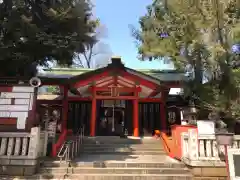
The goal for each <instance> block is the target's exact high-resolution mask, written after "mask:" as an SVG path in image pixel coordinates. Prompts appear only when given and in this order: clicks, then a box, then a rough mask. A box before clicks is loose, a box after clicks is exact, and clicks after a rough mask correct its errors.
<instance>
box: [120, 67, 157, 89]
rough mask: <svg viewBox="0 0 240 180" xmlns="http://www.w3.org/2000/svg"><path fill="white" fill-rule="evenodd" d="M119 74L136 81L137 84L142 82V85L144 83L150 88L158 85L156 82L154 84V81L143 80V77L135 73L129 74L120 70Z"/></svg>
mask: <svg viewBox="0 0 240 180" xmlns="http://www.w3.org/2000/svg"><path fill="white" fill-rule="evenodd" d="M121 75H122V77H124V78H126V79H129V80H131V81H133V82H136V81H137V82H139V84H142V85H144V86H146V87H149V88H151V89H156V88H157V87H159V85H158V84H155V83H153V82H151V81H148V80H145V79H143V78H141V77H138V76H136V75H133V74H130V73H127V72H124V71H122V72H121Z"/></svg>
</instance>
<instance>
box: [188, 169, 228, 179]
mask: <svg viewBox="0 0 240 180" xmlns="http://www.w3.org/2000/svg"><path fill="white" fill-rule="evenodd" d="M188 168H189V169H190V170H191V172H192V175H193V180H209V179H211V180H227V170H226V167H191V166H188Z"/></svg>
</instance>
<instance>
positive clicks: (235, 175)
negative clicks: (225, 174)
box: [228, 148, 240, 180]
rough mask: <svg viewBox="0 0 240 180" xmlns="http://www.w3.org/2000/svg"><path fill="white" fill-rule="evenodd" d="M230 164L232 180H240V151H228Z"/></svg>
mask: <svg viewBox="0 0 240 180" xmlns="http://www.w3.org/2000/svg"><path fill="white" fill-rule="evenodd" d="M228 164H229V167H228V168H229V174H230V180H240V171H239V168H240V149H234V148H229V149H228Z"/></svg>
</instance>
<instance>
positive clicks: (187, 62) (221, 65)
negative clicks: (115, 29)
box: [133, 0, 240, 117]
mask: <svg viewBox="0 0 240 180" xmlns="http://www.w3.org/2000/svg"><path fill="white" fill-rule="evenodd" d="M239 4H240V3H239V2H238V1H237V0H222V1H221V0H211V1H209V0H199V1H192V0H185V1H179V0H155V1H154V2H153V4H151V5H150V6H148V7H147V9H148V12H147V14H146V15H145V16H143V17H141V18H140V26H141V28H140V30H134V31H133V35H134V37H135V38H136V39H137V40H138V42H139V54H141V56H142V57H144V58H145V57H147V58H150V59H154V58H158V57H170V58H171V60H172V61H173V62H174V64H175V66H176V68H180V69H183V70H186V71H187V72H188V73H189V77H191V79H190V80H189V82H188V84H187V89H186V90H185V93H186V94H187V95H188V96H189V95H190V96H191V97H195V98H193V99H194V100H195V102H196V101H197V103H198V104H204V106H205V107H204V108H206V107H207V108H209V109H211V110H216V109H217V111H226V110H227V111H231V110H230V108H229V107H230V106H231V104H233V101H235V100H236V99H238V98H239V97H240V96H239V92H238V89H237V85H236V81H235V80H234V79H235V78H234V77H235V73H234V72H233V66H234V67H235V68H236V67H237V66H236V64H238V62H239V55H238V54H234V53H232V52H231V47H232V45H233V44H237V43H240V41H239V38H240V34H239V33H240V29H239V28H240V26H239V23H240V14H239V13H240V5H239ZM204 76H206V77H208V78H209V79H211V80H212V82H213V81H214V85H213V84H212V83H211V87H212V88H209V89H211V90H213V89H214V92H211V93H210V91H207V90H206V88H205V87H206V86H203V85H202V82H203V78H204ZM203 88H204V89H203ZM209 94H211V98H210V99H208V98H209V96H208V95H209ZM206 97H207V98H206ZM220 97H221V98H220ZM220 99H221V100H220ZM200 100H201V103H200V102H199V101H200ZM203 101H204V103H203ZM219 101H221V105H220V104H218V103H217V102H219ZM208 102H211V103H208ZM216 103H217V104H216ZM231 113H232V112H231ZM239 117H240V116H239Z"/></svg>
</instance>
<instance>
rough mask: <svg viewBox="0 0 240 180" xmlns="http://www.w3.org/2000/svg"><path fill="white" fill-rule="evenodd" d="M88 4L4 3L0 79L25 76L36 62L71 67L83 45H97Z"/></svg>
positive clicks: (78, 0)
mask: <svg viewBox="0 0 240 180" xmlns="http://www.w3.org/2000/svg"><path fill="white" fill-rule="evenodd" d="M90 17H91V4H90V3H89V2H88V1H86V0H66V1H57V0H53V1H44V0H38V1H35V0H4V1H3V2H2V3H1V4H0V24H1V26H0V54H1V56H0V62H1V64H2V65H4V66H1V67H0V72H1V75H7V76H10V75H13V76H15V75H16V74H19V75H25V74H26V73H25V71H26V68H27V67H29V66H30V65H31V64H32V63H33V62H35V66H36V65H47V64H46V63H47V61H51V60H56V61H57V63H58V64H64V65H71V64H72V60H73V56H74V53H76V52H77V53H82V52H83V51H84V46H83V44H84V43H86V42H89V41H95V37H92V35H91V34H92V33H93V32H94V31H95V28H96V26H97V24H98V21H93V20H90Z"/></svg>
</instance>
